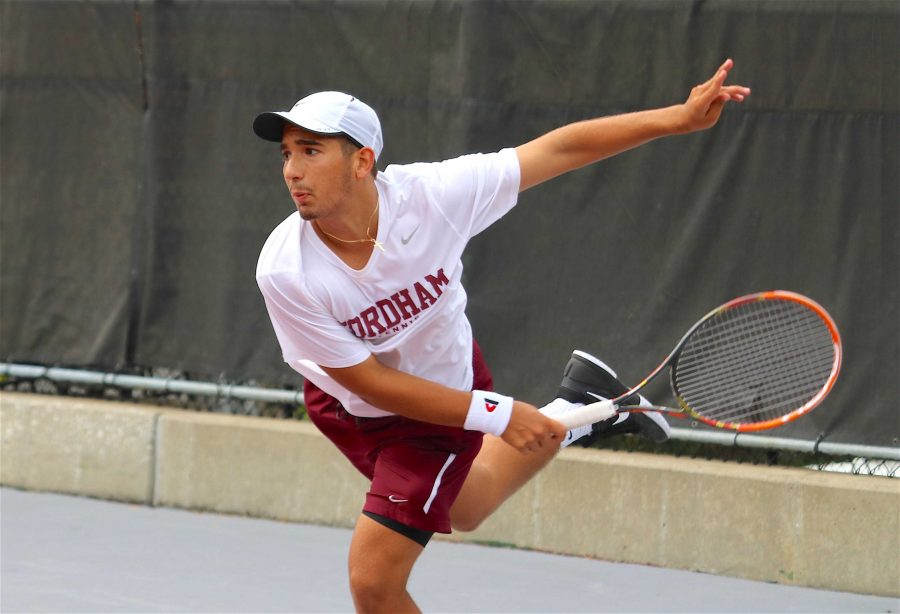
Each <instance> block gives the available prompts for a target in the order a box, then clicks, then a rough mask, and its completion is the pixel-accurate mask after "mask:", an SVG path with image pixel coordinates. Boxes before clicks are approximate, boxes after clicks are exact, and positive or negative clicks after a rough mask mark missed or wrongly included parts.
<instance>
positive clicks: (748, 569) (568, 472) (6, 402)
mask: <svg viewBox="0 0 900 614" xmlns="http://www.w3.org/2000/svg"><path fill="white" fill-rule="evenodd" d="M0 431H2V448H0V483H2V484H3V485H6V486H12V487H17V488H25V489H33V490H49V491H55V492H64V493H72V494H79V495H87V496H93V497H100V498H108V499H116V500H122V501H132V502H141V503H145V504H148V505H161V506H172V507H180V508H187V509H199V510H213V511H217V512H225V513H234V514H248V515H253V516H261V517H268V518H277V519H281V520H290V521H298V522H309V523H317V524H327V525H335V526H346V527H349V526H352V524H353V522H354V521H355V518H356V516H357V514H358V512H359V509H360V506H361V505H362V501H363V494H364V492H365V490H366V482H365V480H364V479H363V478H362V477H361V476H360V475H358V474H357V473H356V471H355V470H354V469H353V468H352V467H351V466H350V464H349V463H348V462H346V461H345V460H344V459H343V457H341V456H340V454H339V453H338V452H337V451H336V450H335V449H334V448H333V447H332V446H331V444H330V443H329V442H327V441H326V440H325V439H324V438H323V437H322V436H321V435H319V434H318V432H316V430H315V428H314V427H312V425H310V424H308V423H299V422H291V421H283V420H270V419H264V418H247V417H235V416H222V415H217V414H202V413H195V412H183V411H176V410H166V409H161V408H154V407H148V406H137V405H128V404H122V403H111V402H104V401H93V400H73V399H66V398H57V397H49V396H36V395H23V394H11V393H5V394H0ZM452 539H463V540H477V541H493V542H503V543H510V544H515V545H517V546H522V547H528V548H536V549H540V550H547V551H553V552H562V553H569V554H576V555H585V556H592V557H597V558H601V559H606V560H613V561H625V562H632V563H646V564H651V565H658V566H664V567H671V568H679V569H689V570H698V571H704V572H709V573H715V574H721V575H727V576H734V577H743V578H750V579H755V580H765V581H772V582H779V583H784V584H796V585H802V586H809V587H817V588H827V589H831V590H842V591H851V592H857V593H865V594H876V595H889V596H900V567H898V565H900V481H898V480H894V479H890V478H877V477H864V476H847V475H837V474H827V473H819V472H815V471H807V470H803V469H786V468H773V467H757V466H748V465H737V464H727V463H721V462H715V461H703V460H692V459H682V458H672V457H666V456H655V455H647V454H629V453H618V452H606V451H598V450H584V449H576V450H565V451H564V452H563V453H561V454H560V455H559V457H557V459H556V460H554V462H553V463H551V465H550V466H549V467H547V468H546V469H545V470H544V471H543V472H542V473H541V474H540V475H538V476H537V477H536V478H535V479H534V480H532V481H531V482H530V483H529V484H528V485H526V487H525V488H523V489H522V490H521V491H520V492H519V493H518V494H517V495H516V496H515V497H513V498H512V499H511V500H510V501H508V502H507V503H506V505H504V506H503V508H501V509H500V510H499V511H498V512H497V514H495V515H494V516H493V517H492V518H491V519H490V520H489V521H488V522H487V523H485V525H484V526H483V527H482V528H480V529H479V530H478V531H476V532H474V533H470V534H464V535H463V534H454V536H453V537H452Z"/></svg>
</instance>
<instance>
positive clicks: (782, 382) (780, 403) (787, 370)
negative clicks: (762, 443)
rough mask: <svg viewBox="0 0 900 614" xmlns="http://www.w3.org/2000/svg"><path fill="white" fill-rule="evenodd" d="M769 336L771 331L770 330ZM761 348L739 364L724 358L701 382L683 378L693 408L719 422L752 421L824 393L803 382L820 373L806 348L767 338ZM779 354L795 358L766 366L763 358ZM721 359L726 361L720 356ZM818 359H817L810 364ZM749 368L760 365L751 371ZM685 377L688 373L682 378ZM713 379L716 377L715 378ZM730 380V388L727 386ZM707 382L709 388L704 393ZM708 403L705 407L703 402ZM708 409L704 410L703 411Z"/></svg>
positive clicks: (744, 356) (742, 357)
mask: <svg viewBox="0 0 900 614" xmlns="http://www.w3.org/2000/svg"><path fill="white" fill-rule="evenodd" d="M765 332H766V333H768V332H769V331H768V330H766V331H765ZM757 341H758V342H759V344H758V347H752V346H750V347H748V348H745V349H749V350H750V352H747V351H744V352H743V354H742V355H740V354H736V356H740V360H738V361H737V364H735V356H725V357H724V358H726V359H728V360H720V361H719V362H717V363H715V364H714V366H713V368H710V369H709V378H707V379H706V380H704V379H702V378H698V379H697V382H696V383H695V384H690V383H689V382H690V380H689V379H688V378H685V377H682V378H681V382H682V385H681V387H682V391H683V393H684V394H685V395H690V396H691V397H692V399H693V400H692V405H691V406H692V407H694V408H695V409H696V410H698V412H699V411H701V410H702V411H704V412H706V413H708V414H709V413H715V415H716V418H717V419H719V420H726V419H727V420H729V421H748V420H755V421H759V420H765V419H772V418H777V417H778V416H779V415H784V414H785V413H788V412H790V411H792V410H793V409H796V408H797V407H799V406H801V405H802V404H803V403H804V402H805V401H806V400H808V399H809V398H811V396H812V395H813V394H815V392H816V390H817V389H818V386H817V385H813V386H810V387H804V386H802V385H800V386H797V383H798V382H800V383H801V384H802V382H805V381H807V380H808V379H809V377H808V375H809V374H808V371H810V369H811V372H812V374H813V377H814V379H815V375H816V373H817V371H820V370H821V369H819V368H818V367H819V365H818V364H817V361H816V360H815V358H814V356H810V355H809V353H808V352H804V350H803V346H802V345H798V344H796V343H788V344H787V345H785V344H784V343H780V342H779V341H778V340H777V339H775V340H774V341H773V339H772V338H771V337H769V338H765V337H764V336H763V335H761V336H760V337H757ZM771 352H776V353H778V354H780V355H781V356H782V357H784V356H788V357H789V358H790V360H786V359H784V358H783V359H782V360H780V361H777V362H771V361H766V362H762V363H761V362H760V357H764V356H766V355H768V353H771ZM718 358H720V359H721V358H723V357H722V356H718ZM811 358H812V360H810V359H811ZM830 362H831V361H830V357H828V358H827V359H826V361H825V363H824V365H823V366H824V368H825V369H826V370H827V367H828V366H830ZM749 365H756V368H754V369H750V368H749ZM682 375H683V374H682ZM710 378H711V379H710ZM710 381H714V382H715V384H714V387H709V383H710ZM724 381H727V382H728V385H725V386H723V382H724ZM704 383H705V384H706V385H707V389H706V390H704V388H703V385H704ZM701 398H702V399H703V401H704V402H703V403H702V404H701V403H700V399H701ZM700 405H702V407H700Z"/></svg>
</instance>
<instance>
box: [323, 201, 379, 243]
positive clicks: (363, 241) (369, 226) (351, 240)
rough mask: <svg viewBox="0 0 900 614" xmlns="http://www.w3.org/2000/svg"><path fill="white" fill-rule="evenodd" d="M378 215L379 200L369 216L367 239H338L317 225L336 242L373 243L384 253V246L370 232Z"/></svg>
mask: <svg viewBox="0 0 900 614" xmlns="http://www.w3.org/2000/svg"><path fill="white" fill-rule="evenodd" d="M376 213H378V199H376V200H375V208H374V209H373V210H372V215H370V216H369V224H368V225H367V226H366V238H365V239H342V238H340V237H336V236H334V235H333V234H331V233H330V232H328V231H327V230H325V229H323V228H322V227H321V226H319V224H316V228H318V229H319V230H320V231H321V232H322V233H324V234H325V235H326V236H327V237H330V238H332V239H334V240H335V241H340V242H341V243H371V244H372V245H374V246H375V247H377V248H378V249H380V250H381V251H384V246H383V245H382V244H381V242H380V241H379V240H378V239H376V238H375V237H373V236H372V234H371V232H370V230H371V228H372V220H374V219H375V214H376Z"/></svg>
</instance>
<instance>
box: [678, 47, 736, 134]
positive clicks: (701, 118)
mask: <svg viewBox="0 0 900 614" xmlns="http://www.w3.org/2000/svg"><path fill="white" fill-rule="evenodd" d="M733 66H734V62H733V61H732V60H730V59H728V60H725V62H724V63H723V64H722V65H721V66H720V67H719V69H718V70H717V71H716V73H715V74H714V75H713V76H712V77H710V79H709V80H708V81H707V82H706V83H701V84H700V85H698V86H696V87H694V88H693V89H692V90H691V95H690V96H688V99H687V101H686V102H685V103H684V104H683V105H682V112H683V115H684V118H683V127H684V131H685V132H693V131H695V130H705V129H706V128H710V127H712V126H714V125H715V123H716V122H717V121H719V116H720V115H721V114H722V109H723V108H724V107H725V103H726V102H729V101H731V100H733V101H735V102H743V101H744V98H746V97H747V96H749V95H750V88H749V87H744V86H743V85H725V79H727V78H728V71H730V70H731V68H732V67H733Z"/></svg>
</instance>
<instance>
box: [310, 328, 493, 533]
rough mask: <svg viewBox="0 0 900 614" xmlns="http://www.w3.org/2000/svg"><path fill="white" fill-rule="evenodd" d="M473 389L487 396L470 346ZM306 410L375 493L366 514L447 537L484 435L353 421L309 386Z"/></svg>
mask: <svg viewBox="0 0 900 614" xmlns="http://www.w3.org/2000/svg"><path fill="white" fill-rule="evenodd" d="M472 367H473V369H474V372H475V377H474V385H473V388H475V389H477V390H492V389H493V380H492V378H491V372H490V370H489V369H488V367H487V365H486V364H485V362H484V358H483V357H482V355H481V349H480V348H479V347H478V345H477V344H476V343H475V342H474V341H473V343H472ZM303 394H304V399H305V402H306V410H307V413H308V414H309V417H310V419H311V420H312V421H313V423H314V424H315V425H316V426H317V427H318V428H319V430H320V431H322V433H323V434H324V435H325V436H326V437H328V439H330V440H331V441H332V443H334V445H336V446H337V447H338V449H339V450H340V451H341V452H343V453H344V456H346V457H347V458H348V459H350V462H351V463H353V465H354V466H355V467H356V468H357V469H358V470H359V471H360V472H361V473H362V474H363V475H364V476H366V477H367V478H368V479H369V480H371V482H372V486H371V487H370V488H369V492H368V493H367V494H366V502H365V504H364V505H363V511H366V512H370V513H373V514H380V515H381V516H385V517H387V518H391V519H393V520H395V521H397V522H399V523H401V524H404V525H407V526H410V527H414V528H416V529H420V530H422V531H432V532H435V533H450V506H451V505H453V502H454V501H455V500H456V496H457V495H458V494H459V491H460V489H461V488H462V485H463V482H464V481H465V479H466V476H467V475H468V474H469V469H470V467H471V466H472V461H473V460H475V456H476V455H477V454H478V451H479V450H480V449H481V440H482V438H483V437H484V434H483V433H481V432H479V431H467V430H465V429H462V428H459V427H452V426H440V425H436V424H429V423H426V422H419V421H417V420H410V419H409V418H404V417H402V416H387V417H384V418H356V417H354V416H352V415H350V414H348V413H347V412H346V411H345V410H344V408H343V407H342V406H341V404H340V402H338V400H337V399H335V398H334V397H332V396H329V395H328V394H326V393H324V392H323V391H322V390H320V389H319V388H318V387H316V386H315V385H314V384H312V383H310V382H309V381H308V380H307V381H306V382H305V383H304V385H303Z"/></svg>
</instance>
